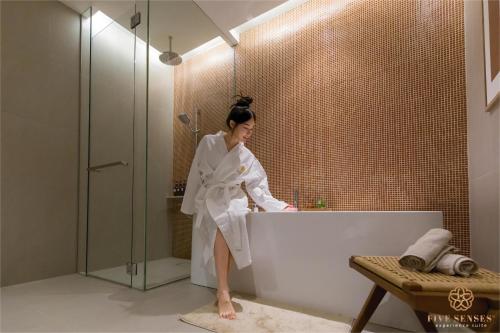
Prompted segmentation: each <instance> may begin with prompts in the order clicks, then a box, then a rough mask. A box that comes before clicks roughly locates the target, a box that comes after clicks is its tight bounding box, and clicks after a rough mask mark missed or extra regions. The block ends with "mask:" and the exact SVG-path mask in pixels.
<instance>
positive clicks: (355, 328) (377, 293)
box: [351, 284, 387, 333]
mask: <svg viewBox="0 0 500 333" xmlns="http://www.w3.org/2000/svg"><path fill="white" fill-rule="evenodd" d="M386 292H387V291H386V290H385V289H384V288H382V287H380V286H379V285H377V284H375V285H374V286H373V288H372V291H371V292H370V295H369V296H368V298H367V299H366V301H365V304H364V305H363V308H362V309H361V311H360V313H359V315H358V317H357V318H356V320H355V321H354V323H353V325H352V328H351V333H359V332H361V331H362V330H363V328H364V327H365V325H366V323H367V322H368V320H370V317H371V316H372V314H373V313H374V312H375V309H376V308H377V306H378V305H379V304H380V301H382V298H384V295H385V293H386Z"/></svg>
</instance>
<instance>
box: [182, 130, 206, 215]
mask: <svg viewBox="0 0 500 333" xmlns="http://www.w3.org/2000/svg"><path fill="white" fill-rule="evenodd" d="M204 139H205V136H204V137H203V138H202V139H201V140H200V143H199V144H198V147H197V148H196V152H195V154H194V158H193V162H192V163H191V169H190V170H189V175H188V179H187V184H186V189H185V191H184V198H183V199H182V205H181V212H183V213H184V214H188V215H193V214H194V198H195V197H196V194H197V193H198V190H199V189H200V187H201V175H200V172H199V165H200V155H201V151H202V150H203V147H204V146H205V140H204Z"/></svg>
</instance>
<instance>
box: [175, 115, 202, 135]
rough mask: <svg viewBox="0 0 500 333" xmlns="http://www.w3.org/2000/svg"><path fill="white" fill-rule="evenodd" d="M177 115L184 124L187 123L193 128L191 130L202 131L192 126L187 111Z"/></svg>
mask: <svg viewBox="0 0 500 333" xmlns="http://www.w3.org/2000/svg"><path fill="white" fill-rule="evenodd" d="M177 117H178V118H179V120H180V121H182V123H183V124H184V125H186V126H187V127H189V129H190V130H191V132H193V133H198V132H199V131H200V130H199V129H193V128H192V127H191V124H190V123H191V119H189V116H188V114H187V113H186V112H182V113H180V114H179V115H178V116H177Z"/></svg>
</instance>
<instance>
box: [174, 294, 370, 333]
mask: <svg viewBox="0 0 500 333" xmlns="http://www.w3.org/2000/svg"><path fill="white" fill-rule="evenodd" d="M231 300H232V302H233V307H234V309H235V311H236V319H233V320H228V319H223V318H219V314H218V310H217V306H216V305H215V302H214V301H213V302H211V303H209V304H206V305H204V306H202V307H200V308H198V309H196V310H194V311H193V312H190V313H188V314H184V315H181V316H180V318H179V319H180V320H182V321H184V322H186V323H188V324H191V325H195V326H198V327H201V328H204V329H207V330H210V331H213V332H217V333H239V332H252V333H270V332H272V333H279V332H283V333H284V332H287V333H298V332H301V333H306V332H307V333H315V332H328V333H336V332H339V333H340V332H342V333H343V332H349V331H350V329H351V325H350V324H351V321H352V319H351V318H347V317H344V316H339V315H325V314H321V317H320V316H318V315H319V313H313V312H311V311H307V313H304V312H305V311H304V309H301V308H292V307H290V306H284V305H282V304H279V307H278V304H277V303H273V302H270V301H264V300H261V299H258V298H255V297H251V296H246V295H241V294H238V295H236V294H235V295H234V296H233V297H232V299H231ZM292 309H293V310H292ZM299 311H300V312H299ZM363 332H368V331H365V330H364V331H363Z"/></svg>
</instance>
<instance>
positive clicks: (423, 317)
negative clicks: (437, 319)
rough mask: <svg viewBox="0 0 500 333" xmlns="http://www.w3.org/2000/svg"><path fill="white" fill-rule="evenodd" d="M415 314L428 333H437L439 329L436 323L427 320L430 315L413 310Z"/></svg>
mask: <svg viewBox="0 0 500 333" xmlns="http://www.w3.org/2000/svg"><path fill="white" fill-rule="evenodd" d="M413 311H414V312H415V314H416V315H417V318H418V321H419V322H420V324H422V326H423V327H424V330H425V331H426V332H428V333H436V332H437V329H436V326H435V325H434V323H433V322H432V320H431V321H428V320H427V316H428V313H427V312H423V311H418V310H415V309H414V310H413Z"/></svg>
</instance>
